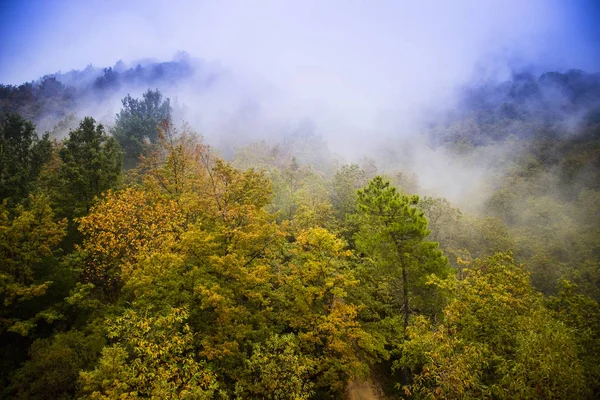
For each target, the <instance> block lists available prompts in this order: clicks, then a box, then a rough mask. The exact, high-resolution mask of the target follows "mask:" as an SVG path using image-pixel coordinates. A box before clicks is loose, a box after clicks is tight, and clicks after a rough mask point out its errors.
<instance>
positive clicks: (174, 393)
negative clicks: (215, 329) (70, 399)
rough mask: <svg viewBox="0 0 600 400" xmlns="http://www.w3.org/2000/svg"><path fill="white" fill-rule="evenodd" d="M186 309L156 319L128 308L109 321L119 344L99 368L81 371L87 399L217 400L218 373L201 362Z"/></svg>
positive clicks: (105, 352)
mask: <svg viewBox="0 0 600 400" xmlns="http://www.w3.org/2000/svg"><path fill="white" fill-rule="evenodd" d="M187 317H188V313H187V311H186V310H184V309H175V308H173V309H169V310H167V311H166V312H164V313H161V314H159V315H155V316H145V315H140V314H138V313H137V312H135V311H132V310H128V311H126V312H125V313H124V314H123V315H122V316H120V317H117V318H115V319H114V320H108V321H107V325H108V336H109V339H111V341H112V342H113V344H112V345H111V346H110V347H105V348H104V349H103V350H102V356H101V358H100V362H99V365H98V367H96V369H94V370H93V371H89V372H82V373H81V383H82V385H83V394H84V396H83V397H82V398H83V399H90V400H91V399H98V400H100V399H106V400H109V399H115V398H129V399H131V398H134V399H135V398H151V399H173V400H175V399H211V398H213V397H214V395H215V394H216V393H215V392H216V391H217V382H216V376H215V374H214V373H213V372H212V371H210V369H209V367H208V366H207V365H206V363H205V362H203V361H200V360H198V359H197V358H196V356H195V354H196V352H195V351H194V333H193V332H192V331H191V329H190V327H189V325H188V324H187V323H186V321H187Z"/></svg>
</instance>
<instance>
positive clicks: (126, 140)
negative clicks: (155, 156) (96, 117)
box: [112, 90, 172, 168]
mask: <svg viewBox="0 0 600 400" xmlns="http://www.w3.org/2000/svg"><path fill="white" fill-rule="evenodd" d="M122 103H123V109H122V110H121V111H120V112H119V113H118V114H117V118H116V120H115V126H114V128H113V131H112V134H113V136H114V138H115V139H117V141H118V142H119V144H120V145H121V148H122V149H123V151H124V153H125V159H124V166H125V168H131V167H134V166H135V165H136V164H137V161H138V159H139V157H140V155H141V154H142V150H143V149H144V146H145V145H146V144H151V143H156V142H157V141H158V126H159V124H161V123H164V122H170V121H171V111H172V110H171V103H170V100H169V99H165V100H163V97H162V94H161V93H160V92H159V91H158V90H148V91H147V92H146V93H144V94H143V95H142V98H141V99H134V98H133V97H131V96H130V95H127V96H126V97H125V98H124V99H123V100H122Z"/></svg>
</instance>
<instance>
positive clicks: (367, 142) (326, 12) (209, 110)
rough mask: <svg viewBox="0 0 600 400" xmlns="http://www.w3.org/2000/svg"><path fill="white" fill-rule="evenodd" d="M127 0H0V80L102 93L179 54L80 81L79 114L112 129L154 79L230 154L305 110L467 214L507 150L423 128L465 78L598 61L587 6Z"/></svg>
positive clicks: (456, 96) (336, 141) (321, 126)
mask: <svg viewBox="0 0 600 400" xmlns="http://www.w3.org/2000/svg"><path fill="white" fill-rule="evenodd" d="M121 3H125V4H121ZM121 3H120V2H117V1H90V2H85V3H82V2H74V1H56V2H43V1H38V2H35V1H31V2H27V3H26V4H20V3H17V2H13V3H10V2H9V3H5V4H4V5H3V6H2V7H3V9H2V12H3V16H4V17H5V19H7V20H9V21H10V22H9V23H8V24H7V25H6V26H3V28H2V32H1V33H2V37H3V38H4V39H3V41H4V43H3V46H2V48H3V50H2V53H3V54H2V57H1V58H0V81H2V82H3V83H9V84H20V83H22V82H26V81H31V80H35V79H38V78H39V77H41V76H44V75H47V74H51V73H55V72H56V71H62V74H58V75H56V77H57V79H58V80H59V81H61V82H62V83H63V84H65V85H67V86H69V85H73V86H74V87H76V88H84V87H88V88H96V89H97V85H96V86H94V84H93V82H96V81H97V80H98V79H99V77H101V76H102V75H103V71H102V69H101V68H102V67H108V66H112V68H113V71H116V72H119V71H126V70H127V69H135V68H136V66H137V65H141V66H149V65H152V63H153V62H165V61H169V60H174V62H175V63H179V64H178V65H183V66H184V67H185V66H187V68H188V69H185V68H184V70H179V71H178V72H177V74H174V75H172V76H168V74H167V75H161V76H159V77H158V78H156V77H152V76H149V77H148V79H145V80H141V81H139V82H135V81H121V82H117V84H116V85H115V86H113V87H111V88H110V90H103V91H101V92H100V91H97V90H96V91H94V90H92V89H89V93H84V94H83V95H82V94H81V90H79V93H78V96H79V98H80V99H84V100H85V101H78V104H77V106H76V110H75V111H74V112H75V114H77V115H78V116H84V115H92V116H94V117H95V118H96V119H98V120H100V121H101V122H103V123H105V124H107V125H109V126H110V124H111V123H113V122H114V115H115V114H116V113H117V112H118V111H119V109H120V99H121V98H122V97H123V96H125V95H126V94H128V93H129V94H131V95H132V96H134V97H139V96H140V95H141V93H143V92H144V91H145V90H147V89H148V88H158V89H160V90H161V91H162V92H163V94H164V95H165V96H166V97H170V98H171V100H172V102H173V104H174V105H175V117H176V122H177V123H179V122H181V121H187V122H189V123H190V124H191V126H192V127H193V128H194V129H195V130H196V131H197V132H199V133H200V134H202V135H203V136H204V138H205V140H206V141H207V142H208V143H209V144H211V145H213V146H215V147H217V148H219V149H220V150H221V151H222V153H223V154H224V155H225V156H228V155H229V156H232V155H233V154H234V152H235V148H236V147H239V146H243V145H245V144H248V143H250V142H252V141H256V140H262V139H266V140H268V141H269V143H273V144H275V143H278V142H281V141H282V140H283V139H284V138H285V137H286V136H289V135H290V134H293V133H294V132H296V131H297V130H298V129H299V128H298V127H299V126H301V125H302V124H303V123H304V122H306V121H310V124H311V126H313V128H312V131H311V132H310V134H311V135H317V136H320V137H322V138H324V140H325V142H326V143H327V145H328V148H329V150H330V151H331V153H333V154H336V155H338V156H339V159H340V160H341V162H354V161H356V160H359V159H361V158H362V157H365V156H366V157H372V158H374V159H375V163H376V164H377V166H378V167H379V168H380V169H381V170H382V171H385V172H388V171H389V172H390V173H392V172H394V171H398V170H402V171H405V172H412V173H417V174H418V180H419V187H420V189H421V190H422V191H423V192H424V193H427V194H436V195H442V196H445V197H448V198H449V199H450V200H451V201H453V202H455V203H457V204H460V205H462V206H466V207H468V208H469V209H473V210H476V209H478V207H480V206H481V204H482V202H483V201H484V200H485V195H484V194H482V193H485V190H482V188H485V186H486V182H487V181H488V178H489V170H490V165H491V164H494V167H497V165H495V164H497V162H496V163H495V161H494V160H497V159H501V158H503V157H504V155H505V154H506V153H509V152H510V151H513V150H514V149H512V148H511V147H510V146H509V148H507V147H506V145H502V146H500V145H497V146H487V147H485V148H481V149H478V150H477V151H476V152H474V153H472V154H471V155H470V156H469V157H466V158H465V157H463V158H462V159H460V160H459V159H458V158H457V157H454V156H453V155H452V154H450V153H449V151H448V149H447V148H445V147H443V146H441V147H440V146H437V145H434V144H432V141H431V140H428V139H429V138H428V132H429V131H430V129H431V127H432V126H436V125H439V124H440V123H442V122H443V121H444V118H447V116H448V113H449V112H450V111H452V112H454V113H460V112H461V109H462V107H463V106H464V89H465V87H467V86H469V85H471V86H473V85H474V86H476V87H482V86H483V85H486V84H487V85H492V87H496V86H494V85H499V84H500V83H501V82H504V81H506V80H509V79H511V78H512V77H513V76H514V72H515V71H523V70H527V71H530V72H531V73H532V74H533V75H537V74H541V73H543V72H546V71H555V70H559V71H566V70H567V69H569V68H581V69H584V70H587V71H592V72H593V71H596V70H598V65H600V64H599V56H598V54H597V51H594V49H595V47H594V45H595V44H596V43H594V42H593V40H592V39H594V35H596V34H597V32H595V31H594V30H593V18H592V20H587V22H585V21H584V22H585V23H583V22H582V21H583V19H582V18H581V16H582V15H584V14H586V12H587V13H588V14H589V12H588V11H589V4H588V3H587V2H569V3H565V2H558V1H529V2H521V1H516V0H509V1H502V2H492V1H458V2H436V1H424V2H419V3H418V4H417V3H413V2H391V1H390V2H387V1H381V2H361V1H352V2H341V1H333V2H317V1H305V2H293V3H292V2H275V1H273V2H271V1H259V2H243V1H234V2H183V1H181V2H172V4H171V3H169V4H167V3H164V2H159V1H130V2H121ZM588 19H589V17H588ZM29 27H31V29H29ZM117 60H120V61H119V62H118V63H116V61H117ZM115 63H116V64H115ZM90 64H91V65H93V66H94V67H88V66H89V65H90ZM86 67H87V69H86ZM74 69H75V70H81V71H82V72H80V73H79V74H77V73H74V72H72V73H69V71H71V70H74ZM150 69H151V68H150ZM99 93H100V94H99ZM547 97H548V96H546V97H545V98H547ZM557 98H560V96H557ZM528 104H529V103H528ZM584 114H585V110H583V111H581V115H584ZM577 115H579V114H577ZM577 115H576V114H574V113H570V114H569V116H575V117H573V118H574V119H571V120H568V121H570V122H569V124H570V126H577V124H578V122H577V121H578V119H579V116H577ZM563 120H564V121H567V119H563ZM56 122H57V121H54V120H53V119H52V117H48V118H45V119H41V121H38V125H41V126H40V128H42V129H43V130H50V128H51V125H53V124H55V123H56ZM40 123H41V124H40ZM521 128H522V127H521ZM64 133H65V131H63V134H64ZM466 199H469V200H468V202H467V201H466ZM474 199H475V200H474ZM467 203H468V204H467Z"/></svg>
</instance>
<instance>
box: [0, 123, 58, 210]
mask: <svg viewBox="0 0 600 400" xmlns="http://www.w3.org/2000/svg"><path fill="white" fill-rule="evenodd" d="M51 151H52V143H51V142H50V139H49V136H48V135H44V136H43V137H42V138H41V139H40V138H39V137H38V136H37V134H36V133H35V126H34V125H33V124H32V123H31V122H29V121H26V120H25V119H23V117H21V116H20V115H18V114H7V115H6V116H4V117H3V118H2V121H1V122H0V199H1V200H8V201H9V203H10V204H16V203H18V202H20V201H22V200H24V199H26V198H27V195H28V194H29V193H30V192H31V191H32V190H33V189H34V187H35V181H36V179H37V177H38V175H39V173H40V171H41V168H42V165H43V164H44V163H45V162H47V161H48V160H49V158H50V154H51Z"/></svg>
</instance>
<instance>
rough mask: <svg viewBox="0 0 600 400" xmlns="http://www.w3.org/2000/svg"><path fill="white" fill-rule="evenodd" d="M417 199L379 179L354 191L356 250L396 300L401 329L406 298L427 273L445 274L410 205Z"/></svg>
mask: <svg viewBox="0 0 600 400" xmlns="http://www.w3.org/2000/svg"><path fill="white" fill-rule="evenodd" d="M418 201H419V198H418V197H417V196H410V197H409V196H405V195H400V194H398V192H397V191H396V188H394V187H393V186H390V183H389V182H388V181H384V180H383V178H382V177H381V176H377V177H375V178H373V179H372V180H371V181H370V182H369V184H368V185H367V186H366V187H365V188H364V189H361V190H359V191H358V199H357V205H358V207H357V214H356V217H355V218H356V220H357V222H358V225H359V231H358V233H357V234H356V236H355V238H356V246H357V248H358V249H359V250H360V251H361V252H362V253H363V254H365V255H366V256H369V257H372V259H373V260H374V262H375V264H377V266H378V267H379V268H381V269H382V270H383V271H385V272H383V274H381V275H380V276H381V279H382V280H385V281H386V282H387V284H390V285H392V286H395V287H396V288H398V289H400V290H399V291H396V290H394V289H393V290H392V291H393V293H392V297H393V300H392V301H393V302H399V304H398V305H399V309H400V310H401V311H402V313H403V315H404V320H403V326H404V329H406V327H407V326H408V322H409V316H410V313H411V308H410V298H411V297H412V296H414V295H415V294H417V293H418V289H419V287H423V283H424V280H425V279H426V277H427V276H428V275H429V274H433V273H436V274H439V275H440V276H445V275H446V274H447V272H448V271H447V269H446V266H447V261H446V259H445V257H443V256H442V254H441V252H440V251H439V250H437V243H433V242H426V241H425V238H426V237H427V235H429V231H428V230H427V220H426V219H425V216H424V215H423V213H422V212H421V211H420V210H418V209H417V208H416V207H415V206H416V205H417V204H418Z"/></svg>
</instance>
